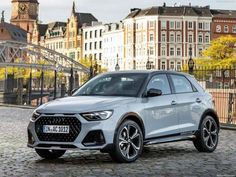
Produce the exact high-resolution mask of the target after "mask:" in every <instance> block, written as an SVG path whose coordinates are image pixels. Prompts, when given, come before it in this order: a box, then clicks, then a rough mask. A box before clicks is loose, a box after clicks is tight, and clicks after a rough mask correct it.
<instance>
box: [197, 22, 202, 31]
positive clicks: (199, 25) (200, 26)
mask: <svg viewBox="0 0 236 177" xmlns="http://www.w3.org/2000/svg"><path fill="white" fill-rule="evenodd" d="M198 29H200V30H203V23H202V22H200V23H198Z"/></svg>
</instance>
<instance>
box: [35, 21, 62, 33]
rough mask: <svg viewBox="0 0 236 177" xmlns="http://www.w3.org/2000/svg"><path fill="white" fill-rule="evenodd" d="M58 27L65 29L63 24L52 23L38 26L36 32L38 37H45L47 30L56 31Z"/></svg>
mask: <svg viewBox="0 0 236 177" xmlns="http://www.w3.org/2000/svg"><path fill="white" fill-rule="evenodd" d="M60 27H66V23H65V22H52V23H48V24H38V30H39V35H40V36H45V34H46V31H47V30H48V29H56V28H60Z"/></svg>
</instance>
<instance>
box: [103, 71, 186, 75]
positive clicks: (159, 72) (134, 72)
mask: <svg viewBox="0 0 236 177" xmlns="http://www.w3.org/2000/svg"><path fill="white" fill-rule="evenodd" d="M163 73H164V74H181V75H186V76H190V75H189V74H188V73H183V72H177V71H164V70H126V71H111V72H107V73H104V74H151V75H153V74H163Z"/></svg>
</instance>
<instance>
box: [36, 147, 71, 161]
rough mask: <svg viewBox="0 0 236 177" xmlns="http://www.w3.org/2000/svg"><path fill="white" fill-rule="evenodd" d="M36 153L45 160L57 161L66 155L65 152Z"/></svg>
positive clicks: (44, 150)
mask: <svg viewBox="0 0 236 177" xmlns="http://www.w3.org/2000/svg"><path fill="white" fill-rule="evenodd" d="M35 151H36V153H37V154H38V155H39V156H40V157H42V158H44V159H57V158H59V157H61V156H63V155H64V154H65V152H66V151H65V150H47V149H35Z"/></svg>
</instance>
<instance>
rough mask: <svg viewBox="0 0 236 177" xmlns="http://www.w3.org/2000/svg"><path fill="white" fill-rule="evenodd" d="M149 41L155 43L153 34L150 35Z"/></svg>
mask: <svg viewBox="0 0 236 177" xmlns="http://www.w3.org/2000/svg"><path fill="white" fill-rule="evenodd" d="M140 37H141V36H140ZM149 40H150V42H153V41H154V34H153V33H150V36H149Z"/></svg>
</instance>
